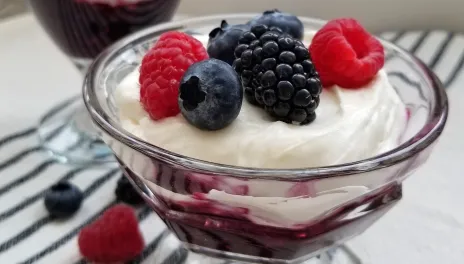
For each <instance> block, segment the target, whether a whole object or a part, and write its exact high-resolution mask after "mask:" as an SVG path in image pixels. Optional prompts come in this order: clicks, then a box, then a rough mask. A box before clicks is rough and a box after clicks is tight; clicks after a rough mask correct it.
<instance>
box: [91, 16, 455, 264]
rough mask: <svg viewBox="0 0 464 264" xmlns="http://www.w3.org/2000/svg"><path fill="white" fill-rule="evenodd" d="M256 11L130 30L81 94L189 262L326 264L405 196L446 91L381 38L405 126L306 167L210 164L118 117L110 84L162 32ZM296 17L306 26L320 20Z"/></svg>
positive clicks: (199, 28) (236, 19)
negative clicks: (365, 155) (378, 145)
mask: <svg viewBox="0 0 464 264" xmlns="http://www.w3.org/2000/svg"><path fill="white" fill-rule="evenodd" d="M253 16H254V14H230V15H220V16H209V17H199V18H194V19H188V20H184V21H178V22H171V23H166V24H161V25H158V26H154V27H151V28H149V29H147V30H144V31H140V32H138V33H135V34H133V35H131V36H129V37H127V38H125V39H123V40H121V41H119V42H117V43H116V44H114V45H113V46H111V47H110V48H108V49H107V50H106V51H104V52H103V54H102V55H101V56H99V58H98V59H97V60H96V61H95V63H94V64H93V65H92V66H91V68H90V71H89V73H88V75H87V77H86V80H85V84H84V91H83V93H84V100H85V103H86V106H87V108H88V110H89V112H90V115H91V117H92V119H93V121H94V123H95V125H96V127H97V129H98V130H99V131H100V136H101V138H102V139H103V140H104V142H106V144H108V145H109V146H110V148H111V149H112V150H113V152H114V154H115V156H116V158H117V160H118V162H119V164H120V166H121V168H122V169H123V171H124V172H125V174H126V176H127V177H128V178H129V179H130V180H131V182H132V183H133V184H134V186H135V187H136V188H137V190H138V191H139V192H140V193H141V194H142V195H143V197H144V199H145V200H146V202H147V203H148V204H149V205H150V206H151V207H152V208H153V210H155V211H156V212H157V214H158V215H159V216H160V217H161V218H162V219H163V220H164V222H165V223H166V225H167V226H168V227H169V228H170V230H171V231H172V232H173V233H174V234H175V235H176V236H177V238H178V239H179V240H180V241H181V242H182V245H183V246H185V248H186V249H188V250H189V254H190V255H189V256H190V257H189V258H188V261H187V262H191V263H216V262H215V261H219V262H217V263H222V262H221V261H223V260H233V261H238V262H239V263H306V261H308V262H307V263H332V262H333V261H335V258H334V256H336V255H337V254H338V253H337V249H340V248H341V249H346V248H344V247H342V245H343V243H345V242H346V241H347V240H349V239H350V238H352V237H354V236H357V235H359V234H361V233H362V232H363V231H365V230H366V229H367V228H369V226H371V225H372V224H373V223H374V222H376V221H377V220H378V219H379V218H380V217H382V216H383V215H384V214H385V213H386V212H388V210H390V209H391V208H392V207H393V206H394V205H395V204H396V203H397V202H398V201H399V200H400V199H401V197H402V188H401V182H402V181H403V180H404V179H406V177H408V176H409V175H411V173H412V172H413V171H414V170H416V169H417V168H418V167H419V166H420V165H421V164H423V163H424V162H425V161H426V160H427V158H428V157H429V155H430V153H431V150H432V147H433V145H434V143H435V142H436V140H437V139H438V137H439V136H440V134H441V132H442V130H443V128H444V126H445V122H446V118H447V113H448V104H447V98H446V94H445V91H444V90H443V87H442V85H441V83H440V82H439V80H438V79H437V77H436V76H435V75H434V74H433V73H432V72H431V71H430V70H429V69H428V68H427V67H426V66H425V65H424V64H423V63H422V62H420V61H419V60H418V59H416V58H414V57H413V56H412V55H410V54H408V53H407V52H405V51H403V50H401V49H400V48H398V47H396V46H395V45H393V44H390V43H388V42H385V41H382V43H383V45H384V46H385V51H386V58H387V61H386V64H385V70H386V71H387V73H388V76H389V81H390V82H391V84H392V85H393V86H394V88H395V89H396V90H397V92H398V94H399V95H400V97H401V99H402V100H403V102H404V104H405V105H406V109H405V111H407V113H408V115H407V116H408V120H407V125H406V128H405V130H404V133H403V134H402V137H401V139H400V141H401V144H400V145H399V146H398V147H397V148H395V149H393V150H391V151H389V152H387V153H382V154H381V155H378V156H375V157H371V158H369V159H365V160H359V161H356V162H353V163H347V164H339V165H336V166H329V167H319V168H304V169H259V168H244V167H233V166H226V165H221V164H213V163H210V162H206V161H201V160H196V159H193V158H190V157H185V156H182V155H179V154H176V153H172V152H169V151H167V150H164V149H161V148H159V147H157V146H154V145H151V144H150V143H148V142H144V141H143V140H141V139H139V138H137V137H135V136H134V135H131V134H130V133H128V132H127V131H125V130H124V129H123V128H122V126H121V124H120V123H119V121H118V109H117V107H116V105H115V102H114V97H113V96H114V91H115V89H116V87H117V85H118V84H119V83H120V82H121V80H122V79H123V78H124V77H125V76H126V75H127V74H129V73H130V72H131V71H133V70H135V69H136V68H137V67H138V65H139V64H140V62H141V60H142V58H143V56H144V54H145V53H146V51H147V50H148V49H149V48H150V47H151V46H152V44H153V43H154V42H155V41H156V40H157V38H158V36H159V35H160V34H162V33H163V32H166V31H170V30H180V31H186V32H189V33H192V32H193V33H197V34H208V33H209V32H210V31H211V30H212V29H213V28H214V27H216V26H218V25H219V24H220V23H221V20H222V19H226V20H227V21H228V22H229V23H231V24H236V23H245V22H246V21H248V20H249V19H251V18H252V17H253ZM301 20H302V21H303V23H304V25H305V29H306V30H311V29H315V30H317V29H319V28H320V27H321V26H322V25H324V23H325V22H324V21H320V20H316V19H311V18H301ZM340 151H343V150H340ZM308 158H310V157H308ZM345 251H346V250H345ZM338 255H339V254H338ZM344 255H346V258H344V261H343V262H336V263H357V262H356V260H355V258H354V257H353V254H351V253H349V252H345V254H344ZM333 263H335V262H333Z"/></svg>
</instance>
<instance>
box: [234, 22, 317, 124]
mask: <svg viewBox="0 0 464 264" xmlns="http://www.w3.org/2000/svg"><path fill="white" fill-rule="evenodd" d="M238 43H239V44H238V46H237V47H236V48H235V52H234V55H235V58H236V59H235V61H234V63H233V66H234V68H235V70H236V71H237V72H238V73H239V75H240V78H241V81H242V85H243V87H244V96H245V98H246V99H247V101H248V102H250V103H251V104H254V105H257V106H260V107H261V108H264V109H265V110H266V112H268V113H269V114H270V115H271V116H273V117H275V118H276V119H278V120H281V121H284V122H287V123H297V124H301V125H304V124H309V123H311V122H312V121H314V119H315V118H316V113H315V110H316V108H317V107H318V105H319V95H320V93H321V91H322V85H321V81H320V78H319V74H318V73H317V72H316V70H315V68H314V65H313V63H312V61H311V56H310V54H309V51H308V49H307V48H306V47H305V46H304V44H303V43H302V42H301V41H300V40H298V39H296V38H293V37H291V36H290V35H288V34H287V33H284V32H282V30H280V29H279V28H273V27H271V28H268V27H267V26H266V25H255V26H253V27H252V28H251V30H250V31H247V32H244V33H243V34H242V36H241V37H240V38H239V41H238Z"/></svg>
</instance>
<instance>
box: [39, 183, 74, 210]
mask: <svg viewBox="0 0 464 264" xmlns="http://www.w3.org/2000/svg"><path fill="white" fill-rule="evenodd" d="M82 199H83V195H82V192H81V190H79V188H77V187H76V186H75V185H72V184H71V183H68V182H59V183H57V184H55V185H53V186H52V187H50V189H48V190H47V192H46V193H45V199H44V202H45V208H47V210H48V212H49V214H50V215H51V216H53V217H57V218H65V217H69V216H71V215H73V214H74V213H75V212H77V210H78V209H79V208H80V207H81V203H82Z"/></svg>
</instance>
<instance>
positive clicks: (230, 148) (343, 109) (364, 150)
mask: <svg viewBox="0 0 464 264" xmlns="http://www.w3.org/2000/svg"><path fill="white" fill-rule="evenodd" d="M306 36H307V37H306V41H307V42H308V41H310V39H311V37H312V33H311V34H307V35H306ZM201 40H203V41H204V39H201ZM138 76H139V73H138V71H134V72H132V73H131V74H129V75H128V76H127V77H126V78H125V79H124V80H123V81H122V82H121V83H120V85H119V86H118V87H117V90H116V93H115V100H116V104H117V107H118V108H119V111H120V121H121V123H122V126H123V127H124V129H126V130H127V131H128V132H130V133H132V134H134V135H135V136H137V137H139V138H141V139H143V140H145V141H147V142H150V143H152V144H153V145H156V146H158V147H161V148H164V149H166V150H169V151H172V152H175V153H178V154H182V155H185V156H188V157H192V158H196V159H200V160H205V161H210V162H215V163H221V164H228V165H235V166H244V167H257V168H302V167H318V166H328V165H335V164H340V163H346V162H352V161H356V160H361V159H365V158H369V157H372V156H375V155H378V154H380V153H383V152H385V151H388V150H391V149H393V148H394V147H396V146H397V145H398V140H399V138H400V136H401V133H402V131H403V128H404V124H405V120H406V112H405V106H404V104H403V103H402V101H401V99H400V98H399V96H398V95H397V93H396V91H395V90H394V89H393V87H392V86H391V85H390V83H389V81H388V77H387V75H386V73H385V71H383V70H381V71H380V72H379V73H378V74H377V76H376V77H375V78H374V80H372V81H371V82H370V83H369V84H367V85H365V86H364V87H360V88H359V89H344V88H341V87H337V86H335V87H331V88H330V89H325V90H324V91H323V92H322V94H321V98H320V105H319V107H318V108H317V110H316V114H317V118H316V120H315V121H314V122H312V123H311V124H309V125H304V126H297V125H293V124H287V123H284V122H280V121H273V120H272V119H271V118H270V117H269V116H268V114H267V113H265V112H264V110H262V109H260V108H258V107H255V106H252V105H251V104H249V103H248V102H247V101H246V100H244V101H243V104H242V109H241V111H240V114H239V116H238V117H237V119H236V120H235V121H234V122H233V123H232V124H231V125H230V126H228V127H226V128H225V129H222V130H219V131H214V132H211V131H203V130H200V129H198V128H196V127H194V126H192V125H190V124H189V123H188V122H187V121H186V120H185V119H184V117H183V116H182V115H181V114H179V115H177V116H175V117H169V118H165V119H163V120H159V121H154V120H152V119H150V117H149V116H148V114H147V113H146V112H145V111H144V109H143V108H142V106H141V105H140V102H139V90H140V87H139V84H138Z"/></svg>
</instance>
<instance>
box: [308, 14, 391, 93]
mask: <svg viewBox="0 0 464 264" xmlns="http://www.w3.org/2000/svg"><path fill="white" fill-rule="evenodd" d="M309 50H310V53H311V58H312V60H313V63H314V66H315V67H316V70H317V71H318V72H319V75H320V77H321V81H322V84H323V85H324V86H325V87H328V86H330V85H333V84H336V85H339V86H341V87H343V88H359V87H362V86H363V85H365V84H367V83H369V82H370V81H371V80H372V79H373V78H374V77H375V76H376V74H377V73H378V72H379V71H380V69H382V67H383V65H384V63H385V54H384V48H383V46H382V44H381V43H380V41H378V40H377V39H376V38H375V37H374V36H373V35H371V34H370V33H369V32H368V31H367V30H366V29H365V28H364V27H363V26H362V25H361V24H360V23H359V22H358V21H357V20H355V19H352V18H341V19H335V20H332V21H329V22H328V23H327V24H326V25H325V26H324V27H322V28H321V29H320V30H319V31H318V32H317V33H316V35H315V36H314V38H313V40H312V42H311V46H310V48H309Z"/></svg>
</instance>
